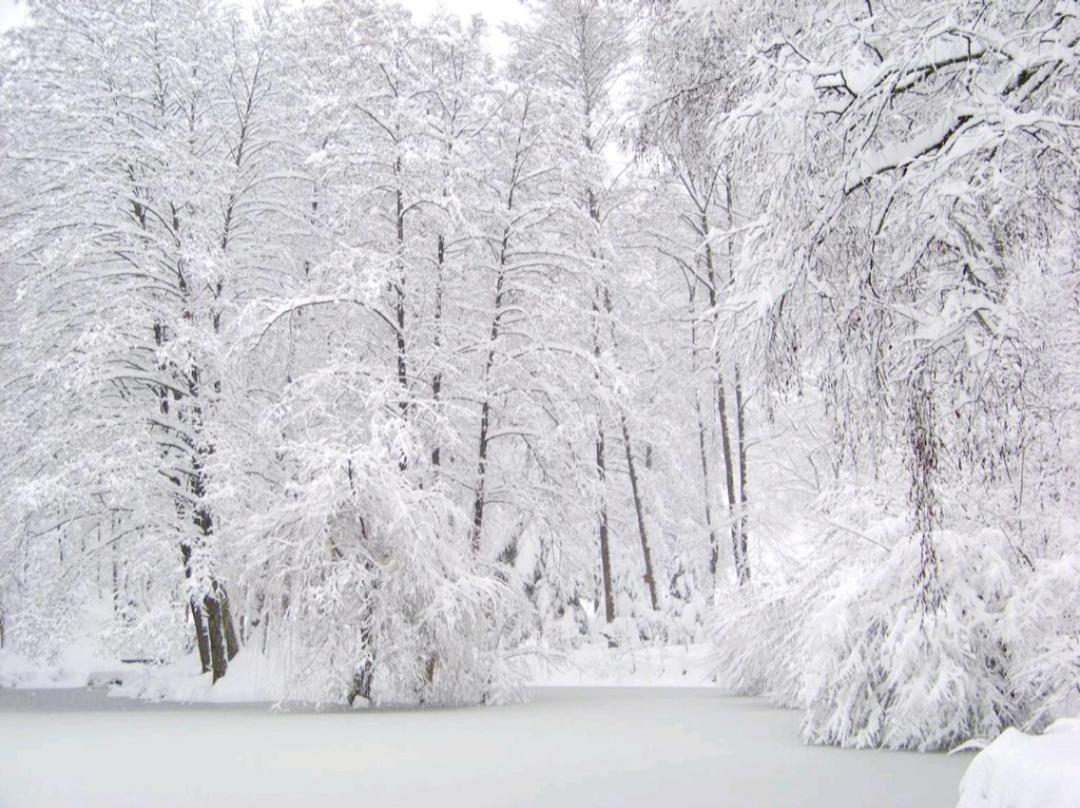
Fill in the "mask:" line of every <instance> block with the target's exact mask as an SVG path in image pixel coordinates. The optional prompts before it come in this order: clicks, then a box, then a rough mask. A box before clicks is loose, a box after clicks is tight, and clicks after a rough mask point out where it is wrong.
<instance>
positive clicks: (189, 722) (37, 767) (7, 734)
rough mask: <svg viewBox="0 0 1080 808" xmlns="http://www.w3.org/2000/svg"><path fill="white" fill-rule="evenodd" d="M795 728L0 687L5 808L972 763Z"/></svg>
mask: <svg viewBox="0 0 1080 808" xmlns="http://www.w3.org/2000/svg"><path fill="white" fill-rule="evenodd" d="M798 720H799V719H798V715H797V714H796V713H793V712H788V711H783V710H777V709H774V708H771V707H769V706H767V705H766V704H765V703H764V702H762V701H761V700H758V699H741V698H730V697H724V696H720V695H718V694H717V693H716V692H715V691H713V690H708V689H704V688H700V689H699V688H576V687H575V688H538V689H536V690H534V691H533V694H532V701H531V702H530V703H528V704H520V705H511V706H507V707H496V708H475V709H451V710H426V711H393V710H388V711H370V712H363V711H357V712H324V713H310V712H280V711H270V710H268V709H267V708H266V707H262V706H257V705H256V706H252V705H243V706H237V707H230V706H220V705H214V706H211V705H201V706H191V707H187V706H178V705H175V704H172V705H163V704H149V703H145V702H134V701H129V700H126V699H110V698H108V697H107V696H105V694H104V693H102V692H100V691H87V690H21V691H20V690H4V689H0V808H28V807H29V806H50V808H52V807H53V806H81V807H86V808H97V807H98V806H102V807H103V808H104V807H105V806H108V808H121V806H132V808H167V806H184V808H190V806H192V805H210V804H215V805H231V806H246V805H253V806H255V805H257V806H260V808H271V807H272V806H285V805H299V804H302V805H306V806H309V808H330V807H332V806H346V805H347V806H350V808H355V806H358V805H362V806H410V808H411V807H412V806H439V808H450V807H451V806H458V805H460V806H468V808H480V807H481V806H552V807H553V808H568V807H569V806H620V807H621V808H632V807H633V806H649V808H657V806H661V807H662V806H679V807H680V808H685V807H686V806H710V808H720V807H722V806H732V808H736V806H737V807H738V808H753V806H799V808H812V807H816V806H821V807H822V808H824V807H825V806H828V808H843V807H844V806H852V808H855V807H856V806H857V807H858V808H865V807H866V806H875V807H876V808H883V807H884V806H911V808H938V807H940V808H947V807H948V808H951V806H954V805H955V804H956V793H957V786H958V785H959V782H960V778H961V776H962V775H963V772H964V769H965V767H966V766H967V764H968V762H969V761H970V759H971V758H970V755H954V756H952V757H948V756H945V755H939V754H916V753H902V752H856V751H845V750H837V749H829V748H818V747H807V746H804V745H802V744H801V743H800V742H799V738H798Z"/></svg>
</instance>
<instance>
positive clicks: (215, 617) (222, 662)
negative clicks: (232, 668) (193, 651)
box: [203, 593, 229, 682]
mask: <svg viewBox="0 0 1080 808" xmlns="http://www.w3.org/2000/svg"><path fill="white" fill-rule="evenodd" d="M203 606H205V608H206V630H207V634H209V636H210V670H211V672H212V674H213V682H216V681H217V680H218V679H220V678H222V677H223V676H224V675H225V673H226V672H227V671H228V670H229V658H228V656H227V652H226V650H225V627H224V620H223V618H222V614H221V601H219V600H218V598H217V597H215V596H214V595H213V594H211V593H207V594H206V596H205V597H204V598H203Z"/></svg>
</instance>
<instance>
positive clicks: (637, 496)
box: [620, 415, 660, 611]
mask: <svg viewBox="0 0 1080 808" xmlns="http://www.w3.org/2000/svg"><path fill="white" fill-rule="evenodd" d="M620 421H621V426H622V436H623V446H624V447H625V448H626V468H627V471H628V472H629V473H630V491H631V493H632V494H633V497H634V513H635V515H636V516H637V526H638V535H639V536H640V537H641V554H642V556H643V557H644V559H645V576H644V578H645V583H646V585H647V586H648V587H649V600H650V601H652V607H653V610H654V611H655V610H656V609H658V608H659V607H660V603H659V601H658V600H657V596H656V578H655V577H654V576H653V563H652V552H651V551H650V550H649V536H648V534H647V533H646V530H645V508H644V505H643V504H642V502H641V492H640V490H639V487H638V476H637V466H636V464H635V462H634V447H633V444H632V443H631V441H630V427H629V426H627V423H626V416H625V415H623V416H621V417H620Z"/></svg>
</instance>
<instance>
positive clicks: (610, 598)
mask: <svg viewBox="0 0 1080 808" xmlns="http://www.w3.org/2000/svg"><path fill="white" fill-rule="evenodd" d="M597 292H598V293H599V290H597ZM592 310H593V317H594V318H598V317H599V316H600V307H599V305H598V303H597V302H596V300H595V299H594V300H593V306H592ZM593 356H594V358H595V359H596V362H597V367H596V370H595V371H594V379H595V380H596V383H597V385H598V386H599V384H600V367H599V363H600V323H599V322H595V323H594V325H593ZM596 473H597V477H598V479H599V483H600V485H599V488H600V509H599V512H598V514H597V518H598V520H599V526H598V527H599V532H600V572H601V575H602V577H603V584H604V617H605V618H606V620H607V622H608V623H611V622H612V621H614V620H615V593H614V592H613V591H612V582H611V537H610V529H609V523H608V511H607V458H606V439H605V437H604V415H603V405H602V403H601V402H599V401H598V402H597V407H596Z"/></svg>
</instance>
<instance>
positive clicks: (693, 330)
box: [690, 280, 720, 581]
mask: <svg viewBox="0 0 1080 808" xmlns="http://www.w3.org/2000/svg"><path fill="white" fill-rule="evenodd" d="M696 284H697V281H696V280H694V281H692V282H691V283H690V372H691V375H692V376H693V377H694V379H696V378H697V351H698V346H697V311H696V308H695V306H694V300H695V285H696ZM694 413H695V414H696V415H697V432H698V454H699V455H700V457H701V480H702V485H703V486H704V491H703V494H704V502H705V526H706V527H707V528H708V530H709V574H710V575H711V576H712V578H713V580H714V581H715V580H716V568H717V565H718V564H719V562H720V543H719V542H718V541H717V539H716V528H714V527H713V516H712V483H711V481H710V480H709V451H708V445H709V440H708V433H707V432H706V430H705V417H704V415H703V414H702V412H701V397H700V396H699V395H698V391H697V386H696V385H695V386H694Z"/></svg>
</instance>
